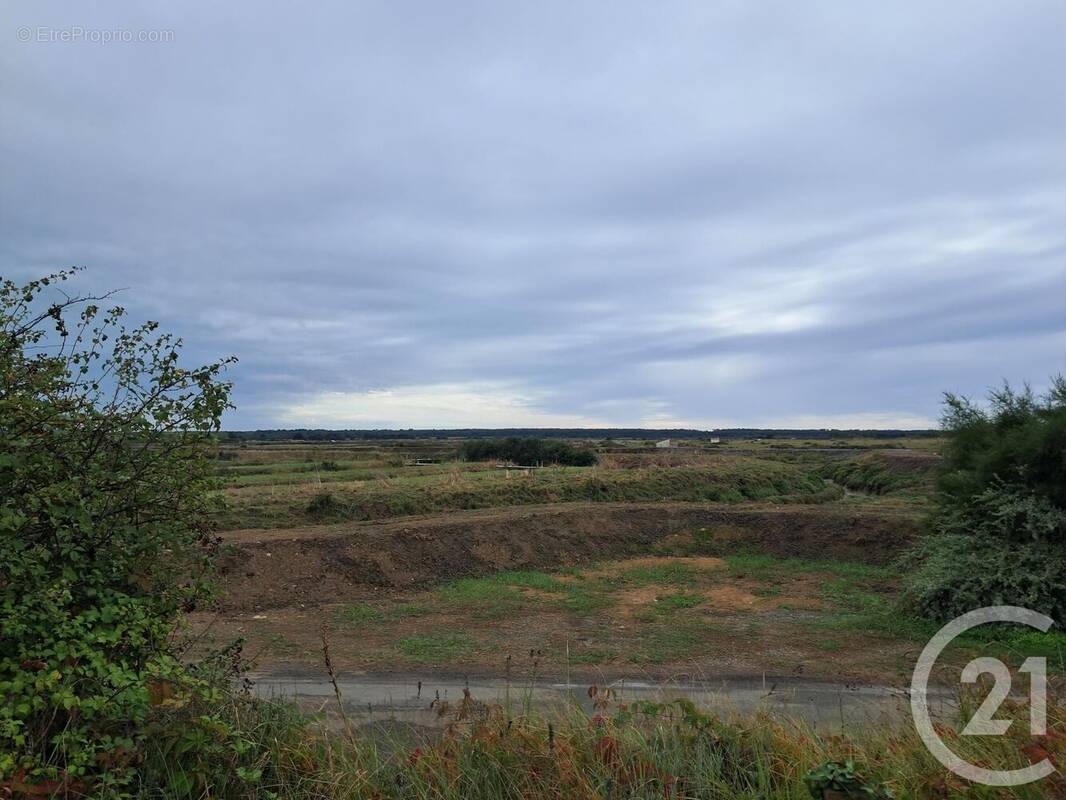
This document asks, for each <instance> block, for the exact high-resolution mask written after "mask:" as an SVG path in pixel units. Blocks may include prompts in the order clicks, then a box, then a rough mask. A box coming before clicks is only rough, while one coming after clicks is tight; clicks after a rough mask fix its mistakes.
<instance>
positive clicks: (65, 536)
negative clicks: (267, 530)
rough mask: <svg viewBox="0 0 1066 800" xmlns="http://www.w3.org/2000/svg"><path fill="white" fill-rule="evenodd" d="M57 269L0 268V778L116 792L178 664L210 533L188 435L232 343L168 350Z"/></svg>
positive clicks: (204, 411) (18, 786) (207, 428)
mask: <svg viewBox="0 0 1066 800" xmlns="http://www.w3.org/2000/svg"><path fill="white" fill-rule="evenodd" d="M71 274H72V271H67V272H61V273H58V274H55V275H52V276H49V277H46V278H42V279H40V280H35V281H30V282H29V283H26V284H25V285H17V284H15V283H14V282H12V281H10V280H0V564H2V565H3V568H2V570H0V795H3V793H4V791H5V789H4V787H6V790H7V791H8V792H9V794H10V792H11V791H12V787H14V789H13V792H14V794H15V795H16V796H21V793H23V792H24V793H26V794H29V795H33V796H37V795H41V796H44V795H46V794H49V793H55V794H58V795H62V796H67V795H68V794H72V795H73V794H78V793H79V792H89V791H92V792H94V793H98V794H101V795H104V796H108V797H117V796H126V795H125V794H123V786H124V785H125V782H126V781H129V780H132V777H131V772H130V770H131V769H132V765H134V764H137V763H139V762H140V761H141V760H142V758H143V742H144V732H143V723H144V722H145V720H146V719H147V718H148V716H149V714H150V713H151V711H152V709H153V708H155V707H156V706H157V705H158V704H159V703H160V702H161V699H162V698H163V697H168V696H170V693H171V692H172V691H176V692H179V693H180V691H181V686H182V685H184V684H185V682H186V681H188V680H191V678H190V676H189V673H188V672H187V671H186V670H185V669H184V668H183V667H182V665H181V664H180V663H179V662H178V660H177V659H176V658H175V657H174V656H173V655H172V654H171V653H170V651H169V649H168V644H167V641H168V636H169V635H170V634H171V632H172V631H173V630H174V625H175V619H176V617H177V615H178V613H179V611H180V610H182V609H186V610H188V609H191V608H193V607H195V605H196V604H197V603H198V602H201V601H202V600H203V599H204V598H205V596H206V595H207V592H208V585H207V583H206V581H205V576H206V574H207V569H208V566H209V560H210V555H211V553H212V552H213V547H214V542H215V540H214V539H213V538H212V537H211V535H210V534H209V530H210V526H209V513H210V512H211V509H212V501H211V495H210V494H209V490H210V489H211V488H212V486H213V479H212V477H211V476H212V467H211V465H210V464H209V462H208V461H207V460H206V459H205V458H204V455H203V453H204V450H205V448H203V447H201V445H202V443H203V442H204V441H205V438H206V437H207V436H208V435H209V434H210V433H211V432H212V431H215V430H217V429H218V426H219V420H220V417H221V415H222V412H223V411H224V410H225V409H226V408H227V406H228V397H229V391H230V386H229V384H228V383H225V382H223V381H222V380H220V373H221V372H222V370H223V369H224V367H225V366H226V364H227V363H229V360H224V361H219V362H216V363H213V364H208V365H206V366H199V367H193V368H187V367H184V366H182V365H181V363H180V359H179V354H180V350H181V345H182V342H181V340H180V339H177V338H175V337H174V336H171V335H169V334H160V333H158V332H157V325H156V323H154V322H148V323H145V324H143V325H138V326H135V327H130V328H127V327H125V326H124V324H123V318H124V313H125V312H124V311H123V309H122V308H121V307H114V308H110V309H104V308H102V307H101V306H100V305H99V302H100V301H101V300H102V299H104V298H70V297H68V296H67V295H65V294H63V293H62V292H61V290H60V289H59V288H58V286H57V285H58V284H62V283H63V282H64V281H66V280H67V279H68V278H69V277H70V276H71ZM52 289H55V290H56V292H57V297H58V298H59V299H58V300H57V301H56V302H48V301H47V300H46V298H45V294H46V292H48V291H51V290H52ZM168 687H169V688H168ZM175 687H177V688H175ZM201 733H203V731H201ZM204 735H205V736H206V737H207V739H210V738H211V735H210V734H206V733H205V734H204ZM170 769H171V773H172V777H173V780H175V781H179V780H180V779H181V778H182V776H183V775H184V773H182V768H181V764H180V763H179V761H178V760H174V761H173V763H172V764H171V767H170ZM186 777H187V776H186ZM175 785H177V786H179V787H180V786H181V785H183V784H181V783H177V784H175ZM130 791H132V790H130ZM138 796H139V795H138Z"/></svg>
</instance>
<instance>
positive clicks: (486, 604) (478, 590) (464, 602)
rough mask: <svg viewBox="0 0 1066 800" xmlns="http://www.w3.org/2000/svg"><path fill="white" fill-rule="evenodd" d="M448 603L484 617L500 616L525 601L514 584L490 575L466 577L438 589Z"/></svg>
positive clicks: (451, 606) (443, 602)
mask: <svg viewBox="0 0 1066 800" xmlns="http://www.w3.org/2000/svg"><path fill="white" fill-rule="evenodd" d="M434 594H435V595H436V597H437V599H438V600H439V601H440V602H441V603H442V604H444V605H446V606H448V607H450V608H452V609H454V610H460V611H465V612H468V613H471V614H474V615H475V616H478V617H480V618H483V619H498V618H499V617H503V616H506V615H507V614H510V613H511V612H513V611H514V610H515V609H516V608H518V607H519V606H521V605H522V602H523V599H524V598H523V597H522V594H521V593H520V592H518V591H517V590H516V589H515V588H514V587H513V586H508V585H507V584H505V583H502V582H500V581H498V580H496V577H495V576H493V577H489V578H462V579H460V580H457V581H451V582H450V583H446V584H444V585H443V586H441V587H440V588H438V589H437V590H436V592H434Z"/></svg>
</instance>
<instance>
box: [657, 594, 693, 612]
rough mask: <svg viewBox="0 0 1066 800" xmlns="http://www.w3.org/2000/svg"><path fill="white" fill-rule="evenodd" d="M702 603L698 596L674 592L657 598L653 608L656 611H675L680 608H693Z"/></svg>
mask: <svg viewBox="0 0 1066 800" xmlns="http://www.w3.org/2000/svg"><path fill="white" fill-rule="evenodd" d="M702 602H703V597H701V596H700V595H698V594H686V593H684V592H676V593H674V594H664V595H660V596H659V597H657V598H656V599H655V608H656V610H658V611H677V610H678V609H682V608H695V607H696V606H698V605H699V604H700V603H702Z"/></svg>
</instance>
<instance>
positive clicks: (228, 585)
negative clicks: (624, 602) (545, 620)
mask: <svg viewBox="0 0 1066 800" xmlns="http://www.w3.org/2000/svg"><path fill="white" fill-rule="evenodd" d="M701 528H704V529H706V530H707V532H708V533H709V534H710V535H709V536H706V537H704V539H703V541H702V543H701V544H700V545H699V549H700V552H701V553H705V554H708V555H713V554H716V553H720V552H726V551H729V550H736V549H738V548H739V547H749V548H751V549H754V550H758V551H761V552H765V553H768V554H771V555H776V556H795V557H804V558H817V559H834V558H835V559H848V560H855V561H865V562H869V563H876V564H883V563H886V562H888V561H890V560H891V559H892V558H893V557H894V556H895V555H896V554H897V553H899V552H900V550H901V549H902V548H903V547H904V546H905V545H906V544H907V543H908V542H909V541H911V539H912V538H913V537H914V535H915V534H916V532H917V529H918V522H917V520H916V519H915V518H914V517H913V516H910V515H907V514H901V513H890V512H885V511H880V510H879V511H869V510H862V511H860V510H856V509H853V508H841V507H839V506H832V505H817V506H801V505H790V506H769V507H768V506H757V505H724V504H709V503H708V504H704V503H677V502H672V503H574V504H560V505H544V506H524V507H512V508H505V509H486V510H479V511H462V512H453V513H450V514H447V515H443V516H435V517H411V518H404V519H401V520H390V521H388V522H362V523H349V524H343V525H327V526H317V527H311V528H297V529H288V530H242V531H229V532H227V533H226V534H224V538H225V540H226V541H227V542H228V543H229V544H230V545H232V546H233V552H232V553H231V554H230V556H229V557H228V558H227V559H226V563H225V566H224V580H223V584H224V588H225V590H226V597H225V600H224V602H225V605H226V606H227V607H228V608H231V609H249V610H252V609H265V608H278V607H282V606H291V605H296V604H305V605H314V604H319V603H336V602H342V601H344V600H346V599H348V598H353V599H354V598H365V597H367V596H368V595H371V594H373V593H374V592H375V591H380V590H381V589H383V588H415V587H420V586H425V585H429V584H432V583H436V582H439V581H441V580H447V579H451V578H457V577H466V576H477V575H485V574H490V573H493V572H498V571H500V570H510V569H547V568H552V567H560V566H568V565H574V564H582V563H588V562H591V561H599V560H605V559H608V558H618V557H623V556H627V555H632V554H636V553H642V552H647V551H648V550H649V549H650V548H652V547H653V546H654V545H656V543H658V542H660V541H661V540H664V539H667V537H677V538H678V539H679V540H683V539H684V538H685V537H686V536H687V535H689V534H691V532H692V531H696V530H699V529H701Z"/></svg>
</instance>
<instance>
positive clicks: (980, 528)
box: [908, 377, 1066, 620]
mask: <svg viewBox="0 0 1066 800" xmlns="http://www.w3.org/2000/svg"><path fill="white" fill-rule="evenodd" d="M943 422H944V429H945V431H946V432H947V434H948V436H949V442H948V446H947V449H946V452H945V459H944V461H945V463H944V467H943V471H942V474H941V476H940V480H939V486H938V490H939V491H938V494H937V500H936V510H935V512H934V515H933V518H932V520H931V525H930V527H931V530H930V533H929V535H928V536H926V537H925V538H924V539H923V541H922V542H921V543H920V545H919V546H918V548H917V549H916V551H915V552H914V553H912V554H911V561H912V562H913V566H914V569H913V571H912V572H911V579H910V583H909V589H908V596H909V600H910V602H911V604H912V605H913V606H915V607H916V608H917V609H918V610H919V611H920V612H921V613H922V614H923V615H924V616H926V617H929V618H931V619H935V620H945V619H950V618H952V617H954V616H957V615H958V614H961V613H964V612H966V611H971V610H973V609H975V608H980V607H982V606H988V605H1002V604H1012V605H1021V606H1025V607H1027V608H1032V609H1035V610H1038V611H1042V612H1044V613H1046V614H1049V615H1051V616H1052V617H1054V618H1056V619H1060V620H1061V619H1064V618H1066V380H1064V379H1063V378H1062V377H1057V378H1055V379H1053V380H1052V383H1051V388H1050V389H1049V390H1048V392H1047V393H1046V395H1044V396H1043V397H1040V398H1038V397H1036V396H1034V394H1033V392H1032V391H1031V390H1030V389H1029V388H1028V387H1026V388H1025V389H1024V390H1022V391H1015V390H1013V389H1011V388H1010V387H1009V386H1004V387H1003V388H1002V389H999V390H996V391H993V392H992V393H991V394H990V396H989V407H988V408H982V407H980V406H978V405H976V404H975V403H973V402H971V401H969V400H967V399H966V398H962V397H957V396H955V395H950V394H949V395H948V396H947V400H946V410H945V414H944V420H943Z"/></svg>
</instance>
